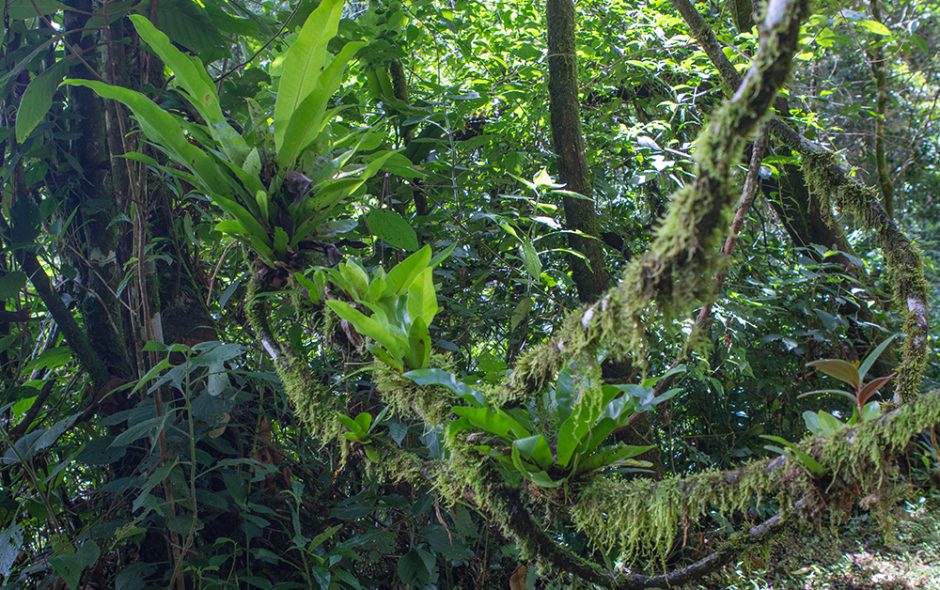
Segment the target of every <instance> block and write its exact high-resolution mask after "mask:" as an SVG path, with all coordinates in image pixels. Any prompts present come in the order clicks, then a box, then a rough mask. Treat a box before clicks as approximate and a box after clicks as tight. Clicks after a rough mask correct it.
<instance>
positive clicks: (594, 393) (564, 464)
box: [405, 363, 678, 488]
mask: <svg viewBox="0 0 940 590" xmlns="http://www.w3.org/2000/svg"><path fill="white" fill-rule="evenodd" d="M676 372H678V371H676ZM405 376H406V377H409V378H412V379H414V380H415V381H416V382H418V383H434V384H440V385H444V386H445V387H448V388H449V389H452V390H453V391H454V392H461V393H460V394H461V396H462V397H463V399H464V400H465V401H468V402H471V405H470V406H457V407H455V408H454V410H453V411H454V413H455V414H457V416H459V418H458V419H457V420H454V421H453V422H451V424H450V425H449V426H448V437H449V438H451V439H454V440H456V438H457V437H458V436H459V435H461V434H463V433H467V432H482V433H483V434H484V435H485V438H484V439H482V440H480V441H475V442H474V445H473V448H474V450H475V451H476V452H478V453H480V454H482V455H485V456H488V457H490V458H491V459H494V460H496V461H498V462H499V463H500V465H501V466H502V468H503V469H504V470H505V472H506V473H508V474H512V473H515V474H516V475H522V476H523V477H524V478H526V479H528V480H529V481H531V482H532V483H534V484H535V485H537V486H540V487H545V488H554V487H558V486H561V485H564V484H566V483H568V482H569V481H574V480H577V479H579V478H581V477H584V476H586V475H588V474H590V473H593V472H595V471H599V470H601V469H605V468H616V467H649V466H650V465H651V464H650V463H648V462H646V461H638V460H635V459H634V457H637V456H639V455H641V454H643V453H646V452H647V451H650V450H651V449H653V448H654V446H649V445H647V446H637V445H627V444H622V443H612V442H610V441H609V438H610V436H611V435H612V434H613V433H615V432H618V431H621V430H623V429H624V428H626V427H627V426H628V425H630V424H631V423H632V422H633V421H634V420H635V419H636V418H638V417H639V416H640V415H641V414H643V413H645V412H650V411H652V410H653V409H654V408H655V407H656V406H657V405H659V404H661V403H663V402H665V401H666V400H668V399H670V398H671V397H673V396H674V395H675V394H676V393H678V390H675V389H674V390H670V391H668V392H666V393H664V394H662V395H660V396H655V395H654V393H653V386H654V385H655V383H656V382H657V381H658V379H651V380H647V381H645V382H644V383H642V384H640V385H630V384H628V385H607V384H603V383H601V382H600V380H599V378H598V377H599V376H598V375H595V374H594V373H593V372H591V371H590V370H588V371H584V370H583V368H579V367H578V365H577V364H576V363H572V364H571V365H568V366H566V367H565V368H564V369H563V370H562V371H561V372H560V373H559V375H558V379H557V381H556V382H555V384H554V386H553V387H551V388H550V389H549V391H548V392H547V393H546V394H545V395H544V397H543V403H542V407H540V408H539V409H538V410H535V411H534V415H533V414H532V413H528V412H520V411H518V410H504V409H501V408H499V407H495V406H492V405H489V404H486V403H485V402H483V401H482V397H483V396H481V395H479V394H476V393H475V392H472V391H467V389H466V386H465V385H464V384H460V383H455V382H454V381H453V380H452V379H444V378H438V379H430V378H429V375H427V374H426V373H422V374H420V375H413V374H412V373H409V374H406V375H405ZM438 377H440V375H439V376H438ZM535 416H538V418H535Z"/></svg>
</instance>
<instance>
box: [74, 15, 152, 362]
mask: <svg viewBox="0 0 940 590" xmlns="http://www.w3.org/2000/svg"><path fill="white" fill-rule="evenodd" d="M65 4H66V6H67V7H68V9H67V10H66V11H65V29H66V30H67V31H68V33H67V38H68V42H69V44H70V45H71V46H72V47H73V48H76V49H77V50H79V51H80V52H81V55H82V59H83V61H84V63H79V64H78V65H75V66H74V67H72V68H71V70H70V71H69V76H70V77H72V78H93V77H95V76H97V72H95V71H89V67H96V65H97V63H98V61H99V60H98V59H97V50H96V44H97V42H98V36H97V35H94V34H88V35H86V34H85V33H86V31H85V26H86V24H87V23H88V20H89V17H90V15H91V14H92V13H93V12H94V9H95V6H94V3H93V2H92V0H67V1H66V2H65ZM70 93H71V94H70V103H71V107H72V108H71V112H72V113H73V115H74V117H75V119H74V128H73V130H74V131H76V132H77V133H78V135H79V137H80V139H78V140H76V141H75V143H74V145H73V146H72V153H73V154H75V157H76V159H77V160H78V163H79V164H80V166H81V171H80V172H79V173H77V174H76V177H75V178H74V179H73V180H72V182H71V183H70V188H69V194H68V210H70V211H72V210H74V211H76V215H75V219H74V221H73V227H74V228H75V230H74V232H73V236H72V239H71V242H72V244H71V245H72V248H73V254H74V256H73V262H74V264H75V266H76V268H77V269H78V271H79V276H80V278H81V283H82V287H83V293H82V296H81V298H80V301H81V307H82V316H83V317H84V319H85V325H86V332H87V334H88V335H89V338H90V341H91V346H92V347H93V348H94V349H95V352H96V353H97V354H98V356H100V357H101V358H102V359H104V361H105V363H106V364H107V366H108V368H109V370H110V371H111V372H112V373H113V374H115V375H118V376H120V377H122V378H125V379H131V378H133V377H134V376H135V375H134V374H133V371H132V369H131V365H130V359H129V357H128V354H127V351H128V346H127V343H126V342H125V340H124V334H123V324H124V322H123V317H124V316H123V313H122V310H121V305H120V301H119V300H118V299H117V297H116V296H115V293H116V290H117V286H118V285H119V283H120V277H121V262H120V260H119V259H118V240H117V235H116V226H115V225H114V224H113V223H112V222H113V221H114V218H115V217H116V215H117V213H118V212H119V209H118V207H117V200H116V198H115V195H114V194H113V192H112V191H111V190H110V189H109V187H108V181H109V172H110V169H111V163H110V156H109V152H108V142H107V136H106V124H105V109H104V105H103V104H102V102H101V100H100V99H99V98H98V97H97V95H96V94H95V93H94V92H92V91H91V90H90V89H88V88H79V87H76V88H72V89H71V90H70Z"/></svg>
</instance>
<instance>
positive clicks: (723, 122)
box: [509, 0, 807, 396]
mask: <svg viewBox="0 0 940 590" xmlns="http://www.w3.org/2000/svg"><path fill="white" fill-rule="evenodd" d="M791 7H792V9H791ZM806 11H807V6H806V2H804V1H799V2H796V3H793V4H791V3H789V2H787V1H786V0H775V1H774V2H771V3H770V4H769V14H770V15H771V16H770V17H769V18H768V20H767V22H766V23H765V25H766V26H765V27H764V28H765V29H766V30H765V31H764V34H763V36H762V37H761V46H760V50H759V51H758V54H757V56H756V57H755V59H754V62H753V64H752V65H751V67H750V69H749V70H748V73H747V75H746V76H745V78H744V80H743V81H742V84H741V86H740V87H739V88H738V90H737V91H736V92H735V94H734V96H733V97H732V98H731V99H729V100H727V101H726V102H725V104H724V105H723V106H722V107H721V108H720V109H718V110H717V111H716V112H715V113H714V114H713V116H712V118H711V121H710V122H709V123H708V124H707V125H706V127H705V129H704V130H703V132H702V134H701V136H700V137H699V139H698V141H697V144H696V145H697V149H696V152H695V158H696V179H695V181H694V183H693V184H691V185H688V186H686V187H684V188H682V189H680V190H679V191H677V192H676V193H674V194H673V196H672V202H671V204H670V206H669V210H668V212H667V214H666V217H665V219H664V221H663V223H662V225H661V226H660V228H659V230H658V232H657V235H656V238H655V240H654V242H653V245H652V247H651V248H650V250H649V251H648V252H646V253H645V254H644V255H643V256H642V257H640V258H637V259H635V260H634V262H632V263H631V264H630V265H629V266H628V267H627V269H626V271H625V272H624V275H623V278H622V280H621V282H620V284H619V285H618V286H616V287H614V288H613V289H610V290H609V291H607V293H606V294H605V295H604V296H603V297H601V299H600V300H599V301H598V302H597V303H595V304H593V305H591V306H588V307H585V308H582V309H580V310H578V311H576V312H575V313H573V314H572V315H571V316H569V318H568V319H567V320H566V322H565V324H564V326H563V327H562V328H561V329H560V330H559V332H558V334H557V335H556V336H555V337H554V338H553V339H552V340H551V341H549V342H548V343H546V344H544V345H542V346H540V347H537V348H535V349H533V350H531V351H529V352H528V353H526V354H525V355H524V356H523V357H521V358H520V360H519V362H518V363H517V365H516V368H515V370H514V372H513V375H512V378H511V381H510V384H509V387H510V390H511V391H513V392H516V394H517V395H520V396H524V395H525V394H526V392H529V391H538V390H540V389H541V388H542V386H543V385H544V384H545V383H547V382H548V381H549V380H550V379H551V378H552V377H553V376H554V374H555V372H556V371H557V370H558V369H559V368H560V366H561V364H562V363H563V362H564V361H565V360H566V359H570V358H574V357H579V356H581V355H583V354H585V353H597V352H603V353H605V354H606V355H607V357H608V358H610V359H620V358H633V359H635V360H637V361H638V362H640V363H642V362H643V361H644V360H645V359H644V355H643V325H644V322H645V321H646V320H647V317H646V316H647V315H648V314H649V313H650V312H651V311H652V307H653V305H654V304H658V306H659V309H660V310H662V311H663V312H665V313H667V314H670V313H675V312H677V311H678V310H684V309H687V308H688V307H691V305H692V304H693V303H694V302H695V301H702V300H705V299H707V298H709V297H710V296H711V294H712V293H711V291H712V288H711V286H710V285H709V282H708V281H703V280H702V277H705V276H712V275H714V274H716V273H717V272H718V268H717V267H718V266H720V262H719V261H720V255H719V247H720V242H721V239H722V238H723V237H724V236H725V235H726V231H727V228H728V225H729V222H730V219H729V216H730V215H729V214H730V207H731V204H732V202H733V200H734V198H733V192H732V191H731V188H730V183H729V176H730V172H731V169H732V167H733V166H734V165H736V164H737V162H738V161H739V160H740V157H741V153H742V151H743V149H744V144H745V142H746V141H747V139H748V137H749V136H750V135H751V134H752V133H753V131H754V130H755V128H756V127H757V125H758V123H759V122H760V120H761V118H763V117H764V116H765V115H766V113H767V111H768V109H769V108H770V105H771V103H772V102H773V100H774V99H775V98H776V96H777V92H778V91H779V89H780V88H781V87H782V86H783V83H784V81H785V80H786V77H787V75H788V73H789V71H790V65H791V60H792V56H793V53H794V51H795V50H796V45H797V42H798V37H799V27H800V22H801V20H800V19H801V18H802V15H803V14H805V12H806Z"/></svg>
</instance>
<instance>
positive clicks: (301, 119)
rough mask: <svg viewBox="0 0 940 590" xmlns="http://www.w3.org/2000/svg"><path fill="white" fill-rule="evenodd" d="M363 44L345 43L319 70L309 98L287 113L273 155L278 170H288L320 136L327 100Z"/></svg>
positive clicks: (324, 119)
mask: <svg viewBox="0 0 940 590" xmlns="http://www.w3.org/2000/svg"><path fill="white" fill-rule="evenodd" d="M365 45H366V44H365V43H360V42H355V43H347V44H346V45H345V46H344V47H343V48H342V49H341V50H340V52H339V53H338V54H337V55H336V57H335V58H334V59H333V61H331V62H330V65H328V66H327V67H326V68H325V69H324V70H323V73H322V75H321V76H320V78H319V80H318V83H317V84H316V86H315V87H314V89H313V91H312V92H311V93H310V95H309V96H307V97H306V98H305V99H304V101H303V102H302V103H300V104H299V105H298V106H297V108H296V109H295V110H294V112H292V113H291V114H290V117H289V119H288V121H287V123H286V125H285V129H284V134H283V140H282V141H281V143H280V145H279V147H278V152H277V162H278V164H280V166H281V167H282V168H285V169H287V168H290V167H291V166H292V165H293V164H294V161H295V160H296V159H297V157H298V156H299V155H300V154H301V153H303V151H304V150H305V149H307V147H308V146H310V144H311V143H313V142H314V140H316V138H317V136H319V135H320V132H321V131H322V130H323V127H324V123H325V122H326V113H327V108H326V107H327V104H328V102H329V100H330V97H331V96H333V94H334V93H335V92H336V91H337V90H339V87H340V85H341V84H342V83H343V72H344V71H345V69H346V63H347V62H349V60H350V59H352V57H353V56H354V55H355V54H356V52H357V51H359V50H360V49H362V48H363V47H365ZM275 137H276V136H275Z"/></svg>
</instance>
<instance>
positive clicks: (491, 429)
mask: <svg viewBox="0 0 940 590" xmlns="http://www.w3.org/2000/svg"><path fill="white" fill-rule="evenodd" d="M454 413H455V414H457V415H458V416H461V417H463V418H466V419H467V420H468V421H469V422H470V424H472V425H473V426H474V427H475V428H478V429H480V430H482V431H483V432H486V433H487V434H492V435H495V436H498V437H499V438H501V439H503V440H505V441H507V442H509V441H513V440H515V439H517V438H525V437H527V436H529V434H530V433H529V431H528V430H526V429H525V427H524V426H523V425H522V424H520V423H519V422H518V421H516V419H515V418H513V417H512V416H510V415H509V414H507V413H506V412H504V411H502V410H491V409H489V408H464V407H457V408H454Z"/></svg>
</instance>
